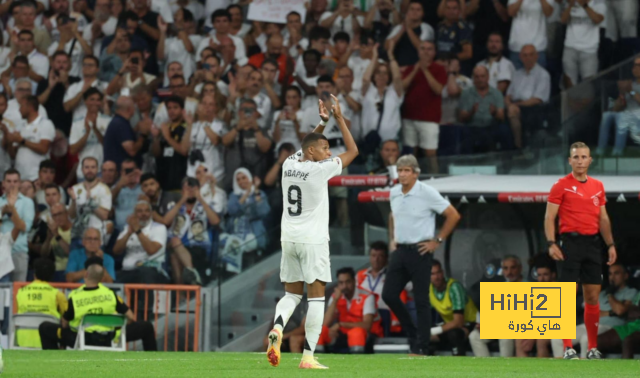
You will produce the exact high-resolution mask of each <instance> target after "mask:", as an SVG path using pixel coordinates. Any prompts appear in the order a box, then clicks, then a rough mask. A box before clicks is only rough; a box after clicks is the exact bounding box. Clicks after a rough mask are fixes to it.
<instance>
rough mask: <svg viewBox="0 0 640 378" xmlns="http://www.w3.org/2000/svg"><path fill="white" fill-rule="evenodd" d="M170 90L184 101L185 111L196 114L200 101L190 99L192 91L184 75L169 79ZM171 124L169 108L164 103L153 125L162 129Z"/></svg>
mask: <svg viewBox="0 0 640 378" xmlns="http://www.w3.org/2000/svg"><path fill="white" fill-rule="evenodd" d="M169 89H171V93H172V94H173V95H175V96H178V97H180V98H181V99H183V100H184V110H185V111H186V112H187V113H188V114H191V115H193V114H196V110H197V107H198V100H197V99H195V98H193V97H188V96H187V95H188V94H189V92H190V90H189V87H187V84H186V82H185V80H184V77H183V76H182V75H175V76H173V77H171V78H170V79H169ZM166 122H169V114H168V113H167V107H166V106H165V104H164V102H163V103H162V104H160V105H158V108H157V109H156V114H155V116H154V117H153V124H154V125H156V126H158V127H160V125H162V124H163V123H166Z"/></svg>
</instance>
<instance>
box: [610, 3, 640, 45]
mask: <svg viewBox="0 0 640 378" xmlns="http://www.w3.org/2000/svg"><path fill="white" fill-rule="evenodd" d="M606 26H607V32H606V36H607V38H608V39H611V40H612V41H614V42H616V41H618V39H619V38H637V37H638V29H637V27H638V2H637V1H634V0H622V1H609V2H607V25H606Z"/></svg>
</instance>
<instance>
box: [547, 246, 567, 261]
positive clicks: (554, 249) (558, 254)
mask: <svg viewBox="0 0 640 378" xmlns="http://www.w3.org/2000/svg"><path fill="white" fill-rule="evenodd" d="M549 256H551V258H552V259H554V260H556V261H564V255H563V254H562V250H560V247H558V245H557V244H552V245H551V246H550V247H549Z"/></svg>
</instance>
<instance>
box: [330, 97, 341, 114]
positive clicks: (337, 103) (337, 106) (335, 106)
mask: <svg viewBox="0 0 640 378" xmlns="http://www.w3.org/2000/svg"><path fill="white" fill-rule="evenodd" d="M331 99H332V100H333V105H331V111H332V112H333V117H334V118H335V119H340V118H342V109H341V108H340V101H338V98H337V97H336V96H334V95H331Z"/></svg>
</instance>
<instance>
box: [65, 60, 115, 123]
mask: <svg viewBox="0 0 640 378" xmlns="http://www.w3.org/2000/svg"><path fill="white" fill-rule="evenodd" d="M99 71H100V62H99V61H98V59H97V58H96V57H95V56H93V55H87V56H85V57H84V58H83V59H82V80H81V81H79V82H77V83H75V84H71V85H70V86H69V88H67V92H66V93H65V94H64V99H63V107H64V111H65V112H67V113H70V112H73V120H74V121H75V120H77V119H80V118H83V117H84V116H85V114H87V107H86V105H85V104H84V101H83V99H82V98H83V96H84V93H85V92H86V91H87V90H88V89H89V88H96V89H98V90H99V91H100V92H104V90H105V89H106V88H107V83H105V82H103V81H100V80H99V79H98V72H99Z"/></svg>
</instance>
